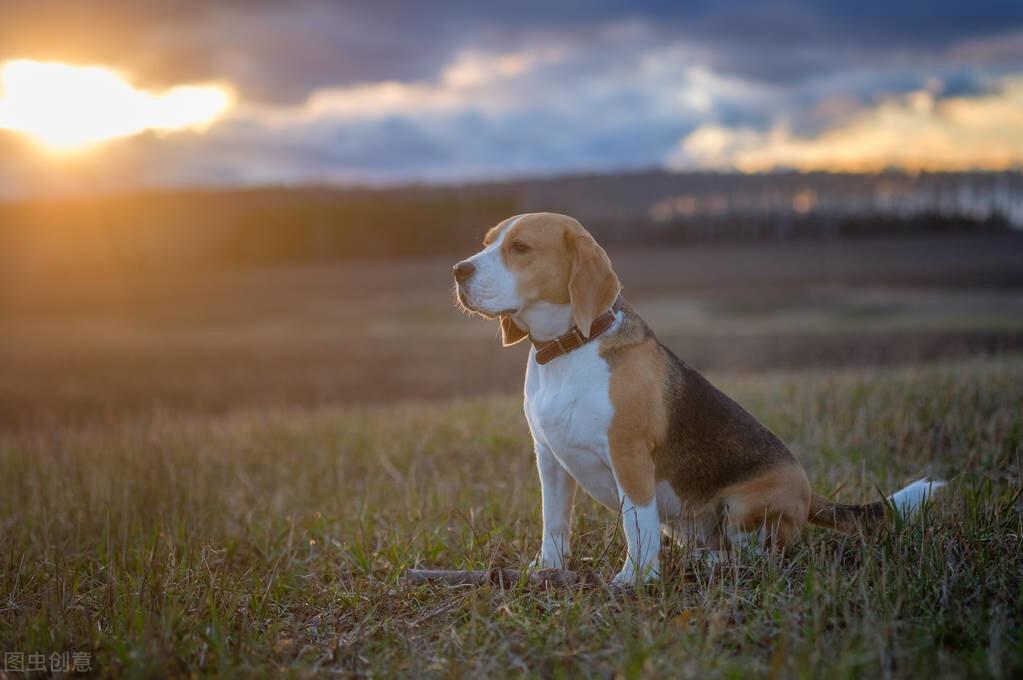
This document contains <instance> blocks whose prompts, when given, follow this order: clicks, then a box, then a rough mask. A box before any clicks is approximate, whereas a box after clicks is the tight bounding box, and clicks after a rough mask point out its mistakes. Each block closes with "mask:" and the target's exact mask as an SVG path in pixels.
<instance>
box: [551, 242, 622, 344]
mask: <svg viewBox="0 0 1023 680" xmlns="http://www.w3.org/2000/svg"><path fill="white" fill-rule="evenodd" d="M565 239H566V241H567V243H566V245H567V246H568V252H569V254H570V256H571V258H572V273H571V277H570V278H569V280H568V296H569V300H570V301H571V303H572V321H574V322H575V325H576V326H577V327H578V328H579V332H580V333H582V334H583V336H584V337H587V338H588V337H590V326H591V325H592V324H593V320H594V319H596V318H597V317H598V316H600V315H601V314H603V313H604V312H606V311H607V310H608V309H610V308H611V305H613V304H614V302H615V300H616V299H617V298H618V294H619V293H621V291H622V284H621V283H620V282H619V281H618V276H616V275H615V273H614V270H613V269H612V268H611V260H610V258H608V256H607V253H605V252H604V249H603V248H601V247H600V246H599V245H597V242H596V241H594V240H593V237H592V236H590V235H589V234H580V233H575V232H567V233H566V234H565Z"/></svg>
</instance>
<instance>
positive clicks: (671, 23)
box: [0, 0, 1023, 195]
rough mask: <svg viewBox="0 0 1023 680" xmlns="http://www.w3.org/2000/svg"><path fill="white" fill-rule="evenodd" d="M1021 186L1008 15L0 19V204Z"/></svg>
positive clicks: (502, 12) (647, 12)
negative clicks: (611, 185)
mask: <svg viewBox="0 0 1023 680" xmlns="http://www.w3.org/2000/svg"><path fill="white" fill-rule="evenodd" d="M5 64H6V65H7V67H8V70H7V71H3V68H4V65H5ZM12 64H15V65H20V66H16V67H12V66H11V65H12ZM26 64H28V65H27V66H26ZM62 67H70V68H71V69H72V70H70V71H67V72H66V73H65V72H63V71H54V70H53V69H54V68H57V69H59V68H62ZM81 67H91V68H92V69H93V70H92V71H89V70H87V69H81ZM46 68H49V69H50V70H49V71H47V70H44V69H46ZM33 69H35V70H33ZM75 69H78V70H75ZM4 74H6V75H7V76H9V77H8V78H7V79H6V80H4V78H3V75H4ZM12 74H13V75H12ZM18 74H20V75H21V80H20V81H18V80H16V79H15V77H14V75H18ZM51 76H52V78H51ZM58 76H59V77H58ZM33 88H34V89H33ZM54 88H56V89H54ZM45 125H48V126H49V127H48V128H47V127H45ZM33 130H35V133H33V132H32V131H33ZM40 130H42V132H40ZM44 133H46V135H48V136H46V135H44V137H45V138H41V137H39V135H43V134H44ZM34 135H35V136H34ZM1021 166H1023V2H1019V1H1018V0H1017V1H1016V2H989V1H987V0H974V1H972V2H948V1H946V0H928V1H926V2H924V1H920V0H909V1H906V2H899V1H897V0H889V1H888V2H875V1H873V0H858V1H857V2H847V1H842V0H834V1H827V2H808V1H800V0H790V1H775V0H762V1H759V2H727V1H721V2H714V1H704V0H694V1H689V2H681V1H680V0H676V1H674V2H658V1H643V0H632V1H628V2H618V1H610V0H607V1H605V0H594V1H589V2H582V1H574V0H571V1H567V2H557V1H556V0H546V1H545V2H539V1H534V0H519V1H518V2H510V3H505V2H480V1H478V0H475V1H464V0H431V1H430V2H422V1H417V2H411V1H407V2H398V1H396V0H370V1H364V0H353V1H350V2H342V1H333V2H328V1H325V0H293V1H291V2H267V1H262V0H245V1H240V0H237V1H232V0H221V1H220V2H215V3H214V2H205V1H192V0H175V1H169V0H168V1H163V0H155V1H147V2H139V1H138V0H131V1H125V2H120V1H117V2H115V1H108V2H103V1H102V0H100V1H93V2H79V1H74V0H72V1H70V2H52V1H50V0H24V1H21V0H13V1H12V0H5V1H4V2H3V3H2V4H0V195H10V194H19V193H32V192H41V191H49V190H75V189H89V188H103V189H109V188H123V187H136V186H159V185H174V186H179V185H201V186H209V185H212V186H220V185H264V184H298V183H360V184H361V183H401V182H463V181H479V180H487V179H495V178H508V177H522V176H537V175H555V174H561V173H575V172H606V171H616V170H629V169H647V168H667V169H674V170H689V169H713V170H740V171H745V172H757V171H767V170H772V169H778V168H797V169H804V170H809V169H826V170H875V169H880V168H885V167H904V168H909V169H914V170H917V169H975V168H984V169H1003V168H1014V167H1015V168H1018V167H1021Z"/></svg>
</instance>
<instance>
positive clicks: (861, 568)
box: [0, 358, 1023, 678]
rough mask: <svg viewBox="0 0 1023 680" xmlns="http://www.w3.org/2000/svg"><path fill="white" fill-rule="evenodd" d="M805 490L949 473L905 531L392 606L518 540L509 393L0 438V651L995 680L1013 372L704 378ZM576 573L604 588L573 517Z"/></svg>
mask: <svg viewBox="0 0 1023 680" xmlns="http://www.w3.org/2000/svg"><path fill="white" fill-rule="evenodd" d="M712 377H714V378H715V379H718V382H719V383H720V384H721V385H722V387H724V388H725V389H726V390H727V391H729V392H730V393H731V394H733V395H735V396H736V397H737V398H738V400H739V401H740V402H742V403H743V404H746V405H747V406H748V407H749V408H750V409H751V410H752V411H753V413H754V414H755V415H756V416H758V417H759V418H761V419H762V420H763V421H764V422H765V423H766V424H767V425H768V426H770V427H771V428H773V429H774V430H775V431H776V432H777V433H779V434H780V435H781V436H782V437H783V438H784V439H785V440H787V441H788V442H790V443H791V444H792V446H793V448H794V450H795V451H796V452H797V453H798V455H799V456H800V457H801V459H802V460H803V461H804V463H805V464H806V466H807V468H808V471H809V474H810V477H811V480H812V482H813V483H814V485H815V487H816V488H817V489H818V490H819V491H821V492H823V493H826V494H828V495H833V496H834V497H836V498H840V499H843V500H852V501H861V500H864V499H867V498H870V497H873V496H874V494H875V493H876V491H875V489H876V488H881V489H885V490H889V489H893V488H894V487H896V486H897V485H898V484H899V483H901V482H902V481H904V480H906V479H907V478H908V477H910V476H913V475H916V474H919V473H922V472H927V473H930V474H935V475H942V476H950V475H952V474H956V473H958V474H959V477H958V478H957V483H956V485H955V487H954V489H953V490H952V492H951V493H949V494H947V495H946V496H945V498H944V499H943V501H942V502H941V503H940V504H939V505H937V506H935V507H934V508H933V512H931V513H930V514H929V515H926V516H925V517H924V518H923V521H919V522H916V521H915V522H912V523H910V524H908V525H904V526H899V527H896V528H895V529H894V530H893V531H892V532H889V533H887V534H881V535H877V536H869V537H861V536H841V535H838V534H833V533H828V532H824V531H820V530H811V531H809V532H808V535H807V537H806V539H805V541H803V542H801V543H800V544H799V545H798V547H797V548H796V549H795V550H794V551H793V553H792V554H791V555H790V556H788V558H786V559H785V560H784V561H780V562H773V561H771V560H769V559H765V558H758V557H754V556H748V555H747V556H741V557H740V558H739V559H738V560H737V561H736V562H735V563H734V564H732V565H730V566H728V567H725V568H721V569H718V570H710V569H708V568H706V567H703V566H700V565H698V564H693V563H691V562H688V561H687V560H686V555H685V554H684V553H683V552H682V551H678V550H675V551H672V552H670V554H669V556H668V557H667V573H666V578H665V580H664V583H663V584H661V585H658V586H655V587H653V588H651V589H650V590H649V591H646V592H641V593H637V594H634V595H628V594H621V593H614V592H606V591H603V590H592V591H587V592H564V591H561V592H547V591H543V590H532V591H523V590H517V589H512V590H507V591H501V590H499V589H494V588H481V589H448V588H428V587H422V588H415V589H410V588H408V587H405V586H403V585H402V583H401V582H400V581H399V578H398V577H399V574H400V573H401V572H402V570H404V569H405V568H407V567H411V566H415V565H418V566H434V567H435V566H448V567H466V568H486V567H487V566H489V565H505V566H517V565H520V564H522V563H524V562H526V561H527V560H528V559H529V558H531V557H532V555H533V551H534V550H535V549H536V546H537V545H538V541H539V533H540V521H539V500H540V499H539V489H538V485H537V484H536V482H535V478H534V477H535V472H534V470H533V462H532V458H531V455H530V452H529V440H528V435H527V432H526V430H525V426H524V423H523V421H522V418H521V416H520V406H519V403H518V400H517V399H516V398H515V397H513V396H508V397H480V398H471V399H464V400H457V401H454V402H450V403H445V404H425V403H419V404H414V403H410V404H405V405H401V406H378V407H361V408H330V407H322V408H311V409H302V410H296V409H281V410H276V409H259V410H250V411H240V412H236V413H234V414H232V415H229V416H216V417H205V416H187V417H186V416H162V417H154V418H148V419H140V420H136V421H134V422H131V423H121V424H118V425H110V424H106V425H103V424H100V423H97V424H93V425H86V426H84V427H80V428H53V429H38V430H33V431H27V430H22V431H20V432H17V433H15V432H8V433H7V434H4V435H2V436H0V470H2V471H3V478H4V480H5V493H4V494H2V495H0V518H2V522H3V523H2V525H0V539H2V542H0V554H2V556H3V557H2V558H0V647H3V648H4V649H15V650H26V651H36V650H41V651H46V652H49V651H51V650H79V651H86V652H89V653H92V654H94V655H95V656H94V657H93V658H94V668H95V669H97V670H99V671H100V672H102V673H103V674H109V675H124V676H129V677H144V676H161V677H162V676H167V675H182V676H184V675H188V674H190V673H199V674H203V675H222V676H234V675H238V674H245V675H262V676H277V675H279V674H281V673H289V674H293V675H305V674H308V673H322V674H338V673H340V674H343V675H348V674H351V675H367V676H384V677H386V676H392V675H395V674H406V675H408V676H412V677H417V676H421V675H425V676H438V677H459V676H468V677H481V676H485V675H496V676H504V675H510V674H514V675H519V674H522V675H535V676H548V677H558V676H582V677H611V676H612V675H614V676H619V677H627V678H633V677H644V676H650V675H660V676H665V677H679V676H684V677H699V678H707V677H748V676H750V674H756V675H765V676H772V677H821V678H825V677H826V678H834V677H894V678H901V677H905V678H919V677H921V676H925V677H932V678H945V677H963V676H974V677H979V676H985V677H1004V678H1010V677H1019V674H1020V673H1021V672H1023V625H1021V622H1023V595H1021V593H1023V538H1021V537H1023V505H1021V500H1020V496H1019V489H1020V485H1021V482H1023V479H1021V476H1023V445H1021V431H1023V418H1021V413H1020V404H1021V402H1023V360H1020V359H1019V358H1012V359H1010V358H1003V359H968V360H961V361H954V362H951V363H946V364H943V365H942V366H940V367H930V368H902V369H896V370H867V369H855V370H854V369H847V370H842V371H838V372H830V371H829V372H821V371H800V372H795V373H784V374H783V373H769V374H761V375H756V376H752V377H741V376H737V375H732V376H727V377H721V376H712ZM575 531H576V540H575V557H574V564H575V566H577V567H585V566H591V567H593V568H595V569H597V570H599V571H600V572H601V573H603V574H604V575H605V576H610V575H611V574H613V573H614V571H615V570H616V568H617V566H618V564H617V563H618V561H619V560H620V559H621V558H622V555H623V552H622V551H623V546H622V541H621V540H620V532H619V531H617V530H616V527H615V526H614V518H613V517H612V516H611V514H610V513H608V512H607V511H606V510H603V509H600V508H598V507H596V506H595V504H594V503H593V502H592V501H590V500H588V499H583V498H581V500H580V502H579V504H578V506H577V513H576V521H575Z"/></svg>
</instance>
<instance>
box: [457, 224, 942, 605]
mask: <svg viewBox="0 0 1023 680" xmlns="http://www.w3.org/2000/svg"><path fill="white" fill-rule="evenodd" d="M454 276H455V281H456V284H455V285H456V289H457V297H458V300H459V302H460V303H461V305H462V306H463V307H464V308H465V309H466V310H469V311H470V312H475V313H478V314H480V315H482V316H484V317H486V318H496V319H500V323H501V337H502V341H503V344H504V345H506V346H507V345H513V344H515V343H517V342H520V341H522V340H525V339H527V338H528V339H529V340H530V342H531V343H532V345H533V347H532V349H530V352H529V360H528V363H527V365H526V384H525V412H526V420H527V421H528V422H529V429H530V432H531V433H532V436H533V442H534V446H535V450H536V463H537V468H538V470H539V473H540V486H541V496H542V499H543V541H542V544H541V548H540V553H539V555H538V556H537V558H536V560H535V561H534V564H533V566H534V567H535V568H558V569H564V568H566V564H567V559H568V556H569V538H570V530H571V518H572V504H573V498H574V496H575V491H576V486H577V485H579V486H582V488H583V489H584V490H585V491H586V492H587V493H588V494H590V495H591V496H593V498H595V499H596V500H597V501H598V502H599V503H601V504H602V505H604V506H606V507H608V508H610V509H611V510H613V511H615V512H619V513H620V514H621V518H622V524H623V527H624V531H625V536H626V543H627V546H628V556H627V558H626V560H625V564H624V566H623V567H622V569H621V571H620V572H618V575H617V576H615V578H614V581H615V583H617V584H625V585H635V584H636V583H638V582H647V581H651V580H654V579H656V578H658V576H659V574H660V566H659V562H658V552H659V550H660V534H661V532H662V531H663V532H664V533H665V534H667V535H668V536H669V537H671V538H673V539H674V540H677V541H682V542H688V543H690V544H695V546H696V547H697V548H699V549H701V550H706V551H709V553H710V554H711V555H713V556H716V555H719V554H720V552H719V551H727V550H728V549H729V547H731V546H734V545H737V544H753V545H755V546H757V547H759V548H767V549H782V548H784V547H785V546H786V545H787V544H789V543H790V542H791V541H792V540H793V539H794V538H795V537H796V536H797V535H798V534H799V532H800V530H801V529H802V528H803V526H804V525H805V524H806V523H807V522H811V523H813V524H817V525H821V526H826V527H831V528H834V529H839V530H846V531H848V530H852V529H854V528H855V527H857V526H859V525H860V524H861V523H871V522H873V521H876V520H877V519H880V518H883V517H884V515H885V508H886V506H888V505H889V504H890V505H891V506H892V507H895V508H897V509H899V510H901V511H903V512H907V511H912V510H913V509H915V508H916V507H918V506H920V505H921V504H922V503H923V502H924V501H925V500H926V498H927V497H928V496H929V495H930V494H931V493H933V491H934V490H935V489H937V488H938V487H940V486H941V485H942V484H943V482H937V481H935V482H931V481H928V480H926V479H922V480H919V481H917V482H914V483H913V484H911V485H909V486H908V487H906V488H905V489H903V490H901V491H899V492H898V493H896V494H894V495H892V496H890V497H889V499H888V501H889V503H885V502H884V501H877V502H875V503H870V504H867V505H840V504H835V503H831V502H829V501H828V500H826V499H824V498H822V497H821V496H818V495H816V494H814V493H813V492H812V491H811V489H810V483H809V481H808V480H807V477H806V472H804V470H803V467H802V466H801V465H800V463H799V461H798V460H797V459H796V457H795V456H794V455H793V454H792V452H791V451H789V449H788V448H787V447H786V446H785V444H783V443H782V442H781V440H779V439H778V437H776V436H775V435H774V433H772V432H771V431H770V430H768V429H767V428H766V427H764V426H763V425H761V424H760V423H759V422H758V421H757V420H756V419H755V418H754V417H753V416H752V415H750V414H749V413H748V412H747V411H746V410H744V409H743V408H742V407H741V406H739V404H737V403H735V402H734V401H732V400H731V399H730V398H729V397H727V396H726V395H725V394H723V393H722V392H720V391H719V390H718V389H717V388H715V387H714V386H713V385H712V384H710V382H708V381H707V380H706V379H705V378H704V377H703V376H702V375H700V374H699V373H697V372H696V371H694V370H693V369H692V368H690V367H689V366H687V365H686V364H685V363H684V362H683V361H681V360H680V359H678V358H677V357H676V356H675V355H674V354H672V352H671V350H669V349H668V348H667V347H665V346H664V345H662V344H661V343H660V342H658V340H657V338H656V336H654V334H653V332H652V331H651V330H650V328H649V327H648V326H647V325H646V323H644V322H643V319H641V318H640V316H639V315H638V314H637V313H636V312H635V310H634V309H633V308H632V307H631V306H630V305H629V304H628V303H627V302H625V301H624V300H622V299H621V297H620V295H621V290H622V286H621V284H620V283H619V281H618V277H617V276H616V275H615V272H614V270H613V269H612V267H611V261H610V260H609V259H608V256H607V254H606V253H605V252H604V250H603V249H602V248H601V247H600V246H599V245H598V244H597V243H596V241H594V239H593V237H592V236H591V235H590V234H589V233H588V232H587V231H586V230H585V229H584V228H583V226H582V225H581V224H580V223H579V222H577V221H576V220H574V219H572V218H571V217H568V216H565V215H557V214H552V213H532V214H525V215H517V216H515V217H511V218H509V219H506V220H504V221H503V222H501V223H500V224H498V225H497V226H495V227H494V228H492V229H490V231H488V232H487V234H486V238H484V240H483V250H481V251H480V252H478V253H477V254H475V255H473V256H472V257H470V258H469V259H467V260H464V261H462V262H459V263H458V264H457V265H456V266H455V267H454Z"/></svg>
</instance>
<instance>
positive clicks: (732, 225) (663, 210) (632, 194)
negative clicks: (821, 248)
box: [0, 173, 1023, 269]
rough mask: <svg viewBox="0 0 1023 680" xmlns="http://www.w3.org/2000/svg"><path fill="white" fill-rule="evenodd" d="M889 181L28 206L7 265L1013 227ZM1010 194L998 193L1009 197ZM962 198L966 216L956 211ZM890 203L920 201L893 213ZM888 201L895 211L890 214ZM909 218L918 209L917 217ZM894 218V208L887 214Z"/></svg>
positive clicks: (14, 225) (296, 257)
mask: <svg viewBox="0 0 1023 680" xmlns="http://www.w3.org/2000/svg"><path fill="white" fill-rule="evenodd" d="M1009 176H1010V179H1011V180H1012V182H1011V183H1010V189H1008V190H1006V191H1008V193H1007V194H1005V196H1008V198H1005V196H1003V195H1002V194H997V196H995V199H997V200H998V201H1003V202H1004V201H1009V203H1007V205H1009V206H1010V207H1012V206H1014V205H1015V203H1013V202H1012V201H1015V200H1016V197H1017V196H1023V192H1018V191H1017V187H1018V186H1019V185H1020V182H1019V176H1018V174H1016V175H1012V174H1010V175H1009ZM772 177H773V179H772ZM886 177H887V176H886V175H879V176H874V175H849V176H842V175H826V174H823V175H821V176H820V177H816V178H815V176H814V175H799V174H793V175H780V176H777V177H774V176H771V175H765V176H752V177H751V176H743V175H713V174H706V173H705V174H689V175H671V174H669V173H633V174H625V175H612V176H607V175H605V176H596V177H572V178H558V179H552V180H530V181H520V182H507V183H491V184H481V185H470V186H465V187H405V188H391V189H337V188H318V187H306V188H295V189H285V188H267V189H242V190H181V191H158V192H137V193H131V194H123V195H117V196H104V197H79V198H60V199H35V200H21V201H13V202H7V203H0V265H2V266H4V267H7V268H12V267H13V268H16V269H21V268H29V269H33V268H44V269H49V268H54V267H56V268H72V269H82V268H85V269H93V268H97V269H117V268H125V267H128V268H132V267H146V268H160V267H193V266H249V265H261V264H274V263H288V262H313V261H327V260H338V259H345V258H377V257H401V256H412V255H431V254H445V255H448V254H451V253H461V252H465V251H466V250H468V249H471V247H472V246H474V245H475V244H476V243H478V242H479V240H480V238H481V236H482V234H483V232H484V230H485V229H486V228H487V227H488V226H490V225H493V224H495V223H497V222H498V221H499V220H501V219H503V218H505V217H508V216H509V215H513V214H517V213H520V212H527V211H534V210H552V211H558V212H566V213H569V214H573V215H575V216H577V217H579V218H580V219H581V220H582V221H583V222H584V224H586V226H587V227H588V228H590V230H591V231H593V232H594V234H595V235H596V236H597V237H598V238H599V239H601V240H602V241H604V242H607V243H613V244H616V245H651V244H664V243H687V242H695V241H708V240H740V239H790V238H820V237H829V238H842V237H852V236H857V235H864V234H893V233H904V232H905V233H908V232H932V231H933V232H942V231H950V230H959V231H962V230H974V231H976V230H1004V229H1009V228H1010V227H1011V224H1010V221H1009V219H1008V218H1007V217H1006V216H1005V215H1002V214H1000V213H999V212H998V210H997V209H994V210H987V212H985V211H983V210H980V211H978V210H976V209H974V210H970V209H966V208H970V206H972V205H973V204H974V203H976V201H983V200H986V199H984V196H986V194H985V193H984V190H983V189H978V190H977V191H975V192H974V193H976V195H977V196H979V197H980V198H976V199H974V198H971V197H972V196H973V195H974V194H964V193H963V191H962V189H961V187H962V184H961V182H960V183H959V184H955V183H952V184H948V186H950V187H952V189H947V190H944V191H945V193H942V190H934V189H933V188H932V186H931V184H928V185H926V186H925V187H924V188H925V189H926V191H927V192H930V193H925V194H921V195H923V196H924V199H918V198H916V197H917V194H919V193H920V191H923V190H921V189H918V188H917V189H913V188H912V187H915V186H917V185H916V184H912V185H910V184H905V183H906V182H909V181H912V182H918V181H919V180H918V179H917V178H915V177H914V176H907V175H898V176H896V180H897V181H898V182H903V184H897V183H893V182H896V180H892V179H891V178H887V179H886ZM939 177H942V176H939ZM960 177H961V175H960ZM966 177H967V178H969V177H971V176H966ZM843 178H844V179H843ZM865 178H868V179H869V178H874V180H872V181H874V182H875V184H874V185H872V184H870V183H869V181H868V179H865ZM907 178H908V179H907ZM996 180H997V176H995V179H994V180H992V181H993V182H995V183H994V184H993V185H992V186H995V187H996V190H997V191H1003V189H1004V186H1003V184H999V183H998V182H997V181H996ZM881 181H885V182H888V184H883V185H880V186H883V187H886V188H885V191H887V192H888V193H886V194H878V193H877V191H875V190H874V189H871V187H872V186H875V185H876V183H877V182H881ZM941 181H942V182H946V184H947V183H948V182H949V181H950V180H947V178H944V179H942V180H941ZM971 181H973V180H971ZM932 184H933V183H932ZM904 185H905V186H909V187H910V189H906V188H905V186H904ZM893 186H894V187H896V188H895V189H892V188H891V187H893ZM936 186H939V189H940V187H941V186H944V185H942V184H940V183H939V184H937V185H936ZM970 186H973V185H970ZM979 186H982V187H983V186H986V185H984V184H981V185H979ZM807 187H810V188H807ZM843 187H845V188H844V189H843ZM900 187H901V188H900ZM956 187H959V188H956ZM998 187H1002V188H998ZM953 189H954V190H955V191H956V192H958V193H955V194H954V196H953V198H955V200H956V201H959V203H949V201H948V200H947V193H948V192H949V191H952V190H953ZM842 191H844V192H845V193H841V192H842ZM871 191H874V193H871ZM912 191H916V192H917V193H912ZM808 192H810V193H808ZM829 192H830V193H829ZM893 192H894V193H893ZM898 192H902V193H898ZM1013 192H1017V193H1013ZM1003 193H1004V191H1003ZM846 194H848V197H846ZM889 194H890V195H891V196H895V197H896V198H898V197H900V196H904V197H908V198H898V200H901V201H902V203H897V202H896V203H892V202H891V201H892V200H894V199H891V196H890V195H889ZM877 195H880V196H881V198H882V199H884V200H885V201H889V202H888V203H884V202H883V201H882V202H881V203H879V200H880V199H877V198H876V196H877ZM932 195H933V196H935V197H936V198H927V197H929V196H932ZM807 196H812V197H814V198H813V201H811V200H810V199H809V198H807ZM836 196H838V198H836ZM963 196H966V199H964V198H963ZM694 197H695V198H694ZM705 197H709V198H706V200H705ZM967 199H968V200H967ZM910 200H912V201H915V202H912V203H908V201H910ZM964 200H965V201H966V202H965V203H964V202H963V201H964ZM992 200H994V199H992ZM928 201H930V203H929V202H928ZM969 201H973V203H971V202H969ZM932 203H933V205H934V206H935V207H934V209H933V210H929V209H928V206H930V205H931V204H932ZM704 204H705V205H704ZM904 204H905V205H910V206H913V207H914V209H913V210H910V211H908V212H907V210H906V209H904V208H902V207H900V206H903V205H904ZM861 205H862V206H866V207H864V208H862V209H861V208H859V207H858V206H861ZM878 205H880V208H879V207H878ZM886 205H892V206H894V208H893V209H892V210H891V211H890V212H885V211H884V208H885V206H886ZM960 205H962V206H965V208H964V209H962V210H960V208H958V207H957V206H960ZM993 205H995V207H996V208H997V206H998V205H1001V204H1000V203H997V202H996V203H994V204H993ZM836 206H837V207H836ZM917 206H918V207H917ZM949 206H951V207H949ZM895 208H898V209H895ZM957 211H959V212H957ZM960 212H961V213H962V214H959V213H960Z"/></svg>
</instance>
